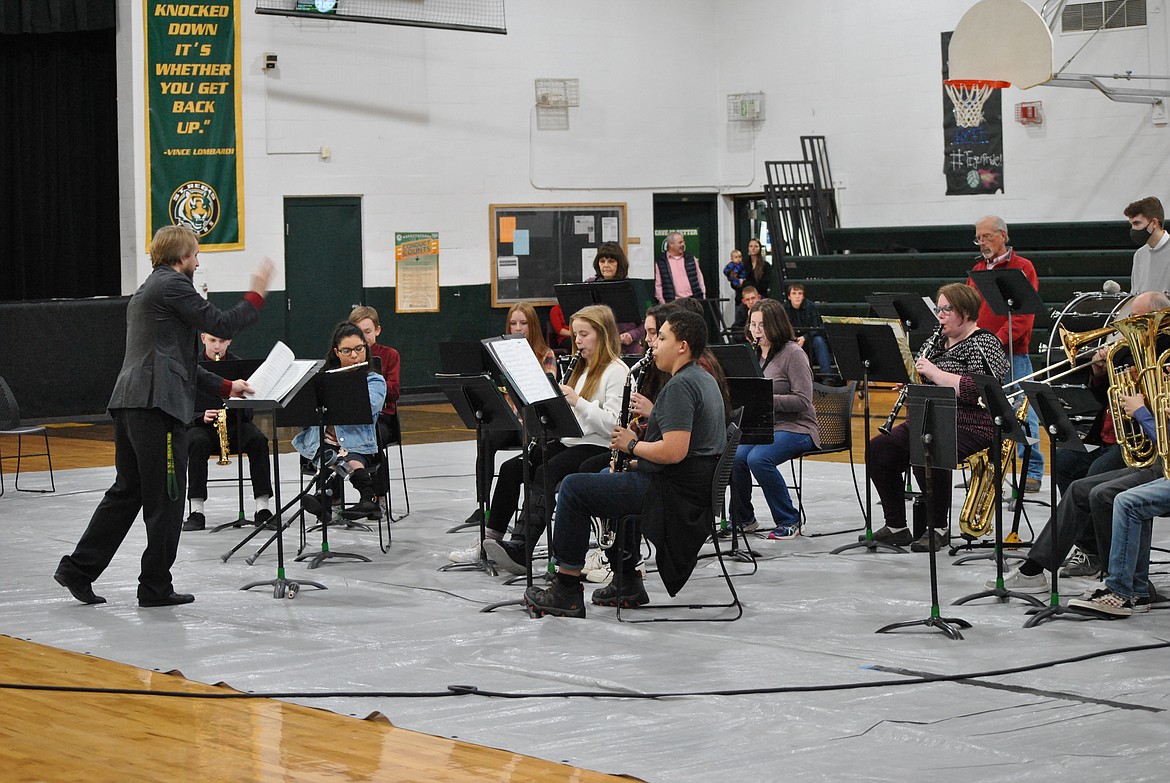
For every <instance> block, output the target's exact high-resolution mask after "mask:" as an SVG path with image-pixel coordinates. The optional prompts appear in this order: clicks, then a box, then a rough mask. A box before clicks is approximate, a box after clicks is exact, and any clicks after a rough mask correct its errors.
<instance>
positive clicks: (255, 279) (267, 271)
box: [252, 258, 276, 296]
mask: <svg viewBox="0 0 1170 783" xmlns="http://www.w3.org/2000/svg"><path fill="white" fill-rule="evenodd" d="M275 276H276V263H275V262H273V260H272V259H271V258H265V259H264V260H263V261H261V262H260V266H258V267H256V271H255V272H253V273H252V290H253V291H255V292H256V293H258V294H260V296H267V295H268V287H269V286H270V285H272V278H273V277H275Z"/></svg>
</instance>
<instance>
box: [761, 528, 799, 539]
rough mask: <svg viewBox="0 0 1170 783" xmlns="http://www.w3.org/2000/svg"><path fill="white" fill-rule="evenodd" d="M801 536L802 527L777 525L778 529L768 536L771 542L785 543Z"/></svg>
mask: <svg viewBox="0 0 1170 783" xmlns="http://www.w3.org/2000/svg"><path fill="white" fill-rule="evenodd" d="M799 535H800V525H777V526H776V529H775V530H773V531H772V532H771V533H769V534H768V538H769V540H771V541H784V540H786V539H789V538H796V537H797V536H799Z"/></svg>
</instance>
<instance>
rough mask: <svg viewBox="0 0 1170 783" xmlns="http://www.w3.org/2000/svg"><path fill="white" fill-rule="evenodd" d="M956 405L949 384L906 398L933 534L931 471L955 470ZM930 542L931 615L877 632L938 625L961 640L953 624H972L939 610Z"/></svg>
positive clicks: (915, 390) (918, 389)
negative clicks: (923, 471) (923, 472)
mask: <svg viewBox="0 0 1170 783" xmlns="http://www.w3.org/2000/svg"><path fill="white" fill-rule="evenodd" d="M956 407H957V405H956V400H955V390H954V389H952V388H950V387H949V386H926V385H921V386H919V385H915V386H911V387H910V391H909V393H908V394H907V397H906V416H907V419H908V421H909V422H910V464H911V465H921V466H923V467H924V468H926V478H925V485H926V486H925V487H923V490H924V492H923V494H924V495H925V497H926V531H927V535H928V536H931V537H933V536H934V535H935V528H934V526H933V525H932V521H933V518H934V514H933V511H934V499H933V498H934V493H932V492H931V491H930V485H931V474H932V472H933V471H934V469H935V468H941V469H942V470H954V469H955V468H956V467H957V466H958V462H959V457H958V446H957V425H956V423H955V410H956ZM931 543H932V546H929V547H927V549H928V557H929V558H930V617H927V618H926V619H924V620H907V621H904V622H900V623H890V624H889V625H885V626H882V627H881V628H879V629H877V631H875V633H889V632H890V631H894V630H897V629H898V628H911V627H914V626H919V625H924V626H926V627H928V628H937V629H938V630H940V631H942V632H943V633H944V634H946V636H947V638H948V639H954V640H960V639H962V638H963V634H961V633H959V631H958V629H957V628H955V627H954V626H958V627H959V628H970V627H971V624H970V623H969V622H967V621H966V620H960V619H959V618H957V617H943V616H942V613H941V612H940V611H939V606H938V563H937V555H936V553H935V548H934V546H933V542H931Z"/></svg>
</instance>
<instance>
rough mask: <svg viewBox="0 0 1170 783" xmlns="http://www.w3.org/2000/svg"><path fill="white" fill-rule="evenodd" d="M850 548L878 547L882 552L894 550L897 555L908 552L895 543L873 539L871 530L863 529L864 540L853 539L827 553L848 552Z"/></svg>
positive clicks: (870, 550)
mask: <svg viewBox="0 0 1170 783" xmlns="http://www.w3.org/2000/svg"><path fill="white" fill-rule="evenodd" d="M851 549H865V550H867V551H869V552H875V551H877V550H879V549H880V550H882V551H884V552H896V553H897V554H899V555H908V554H910V553H909V552H907V551H906V550H905V549H903V548H902V547H900V546H898V545H897V544H887V543H886V542H884V541H875V540H874V539H873V531H871V530H866V531H865V540H864V541H854V542H853V543H851V544H843V545H842V546H839V547H837V548H836V549H832V550H829V554H830V555H839V554H841V553H842V552H848V551H849V550H851Z"/></svg>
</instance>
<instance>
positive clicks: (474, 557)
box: [447, 536, 481, 563]
mask: <svg viewBox="0 0 1170 783" xmlns="http://www.w3.org/2000/svg"><path fill="white" fill-rule="evenodd" d="M447 559H448V560H450V561H451V562H452V563H478V562H479V561H480V559H481V558H480V554H479V536H476V537H475V539H474V540H473V541H472V542H471V546H469V547H467V548H466V549H453V550H451V551H450V552H448V553H447Z"/></svg>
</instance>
